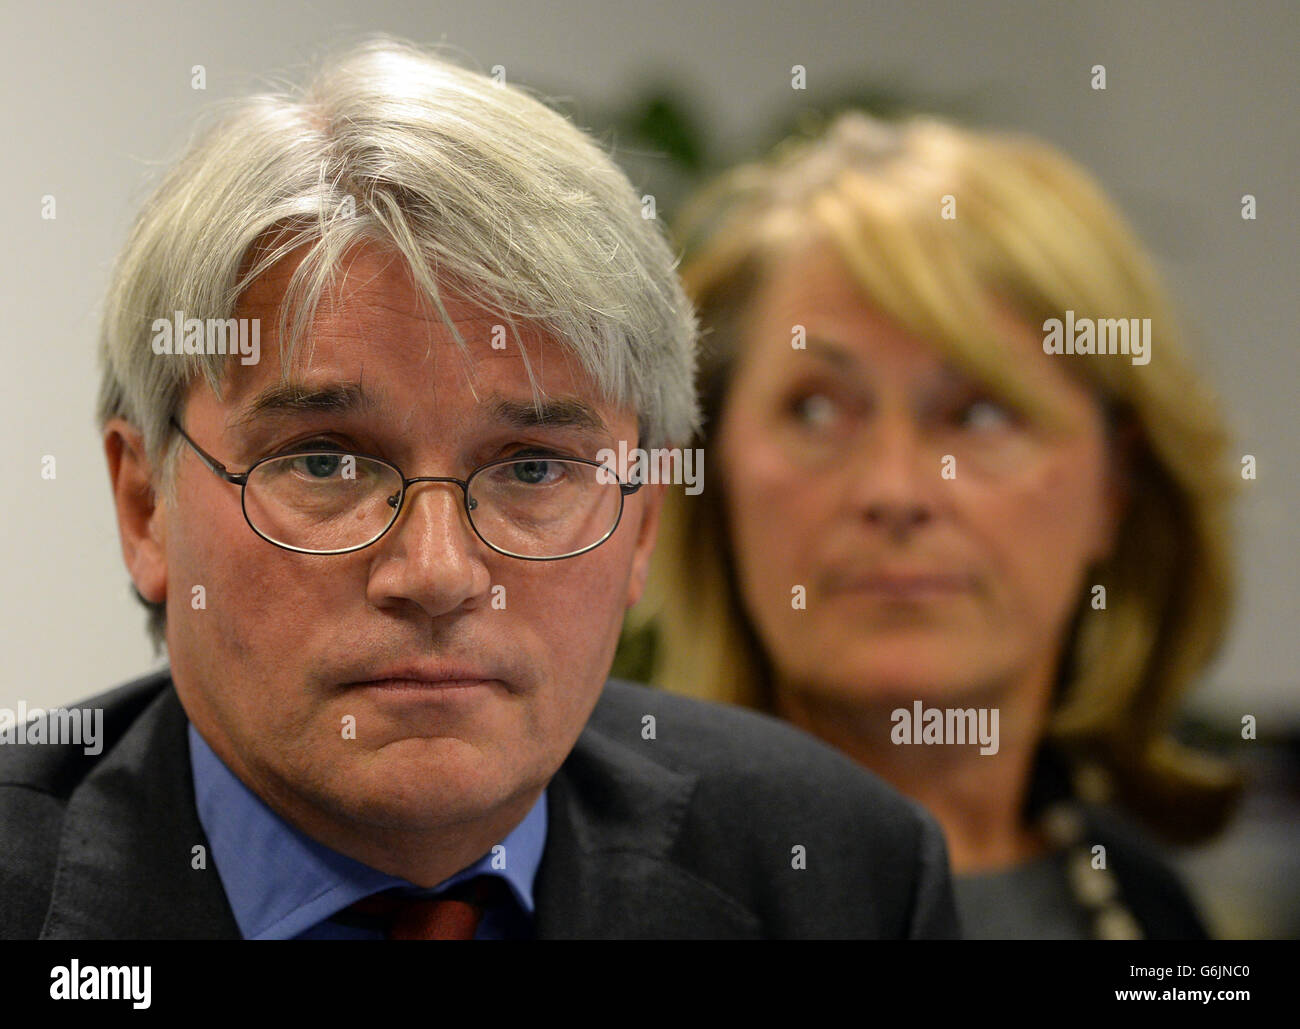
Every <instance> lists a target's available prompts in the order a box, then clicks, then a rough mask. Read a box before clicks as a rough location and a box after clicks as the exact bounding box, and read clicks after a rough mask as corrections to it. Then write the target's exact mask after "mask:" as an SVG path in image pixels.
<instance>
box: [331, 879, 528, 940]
mask: <svg viewBox="0 0 1300 1029" xmlns="http://www.w3.org/2000/svg"><path fill="white" fill-rule="evenodd" d="M503 888H505V883H504V882H503V881H502V880H501V879H500V878H498V877H497V876H489V875H480V876H477V877H475V878H473V879H471V880H469V882H465V883H459V884H457V885H456V886H453V887H452V888H451V889H449V890H447V891H445V892H443V893H441V894H439V895H438V896H437V897H432V898H429V899H424V898H419V897H403V896H401V895H400V894H395V893H391V892H386V893H376V894H375V895H374V896H371V897H364V898H362V899H361V900H359V901H357V902H356V903H355V904H353V905H352V906H351V907H349V908H347V909H346V910H347V913H348V914H355V915H360V916H362V917H363V919H364V920H365V921H366V922H367V923H368V924H370V925H376V924H377V925H378V926H379V927H380V928H382V929H383V930H384V935H385V936H386V937H387V938H388V939H390V940H472V939H473V938H474V932H475V931H476V930H477V929H478V923H479V919H480V918H482V916H483V911H484V909H485V908H487V907H488V906H490V905H491V904H492V903H494V902H495V901H496V900H498V899H499V898H500V897H501V894H502V890H503ZM359 921H360V919H359Z"/></svg>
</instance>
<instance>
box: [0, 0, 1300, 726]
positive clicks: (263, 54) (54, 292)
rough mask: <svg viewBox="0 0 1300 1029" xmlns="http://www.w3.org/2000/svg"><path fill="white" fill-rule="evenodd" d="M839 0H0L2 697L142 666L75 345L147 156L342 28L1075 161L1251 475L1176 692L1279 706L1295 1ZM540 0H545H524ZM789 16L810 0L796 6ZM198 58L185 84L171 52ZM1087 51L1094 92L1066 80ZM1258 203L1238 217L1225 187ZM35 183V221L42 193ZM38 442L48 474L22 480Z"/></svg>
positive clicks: (610, 82) (1075, 79)
mask: <svg viewBox="0 0 1300 1029" xmlns="http://www.w3.org/2000/svg"><path fill="white" fill-rule="evenodd" d="M951 6H954V7H957V8H958V9H957V10H950V9H949V8H950V5H949V4H947V3H934V2H922V0H912V2H905V3H885V2H872V3H865V2H863V0H844V2H841V3H833V4H820V5H807V4H798V5H793V4H788V3H787V2H784V0H761V2H755V3H736V2H725V3H724V2H713V3H710V4H708V5H706V9H705V10H703V11H701V10H700V5H699V4H698V3H696V2H694V0H660V2H658V3H653V4H651V3H645V2H640V0H638V2H636V3H628V2H617V3H614V2H608V0H590V2H586V0H562V2H558V3H549V4H546V5H540V4H534V3H513V2H512V3H502V2H491V0H457V2H454V3H434V4H425V3H419V4H412V5H410V9H408V6H407V5H406V4H397V3H387V2H382V0H374V2H370V3H367V4H366V5H364V6H363V7H361V6H359V5H357V4H355V3H351V2H349V3H343V2H339V0H313V2H289V3H281V4H278V5H274V6H272V5H270V4H267V3H265V2H261V0H223V2H222V3H220V4H211V5H209V6H207V7H206V8H200V7H197V6H188V5H187V6H184V7H182V6H180V5H174V4H172V3H169V2H168V3H164V2H154V3H139V4H131V3H123V4H114V5H111V6H110V5H102V6H101V5H98V4H87V5H86V7H85V9H84V10H83V9H79V8H78V7H76V6H74V5H72V4H69V3H64V2H54V3H44V4H41V5H35V4H32V5H26V4H24V5H21V6H20V5H17V4H12V3H10V4H6V5H5V7H4V9H3V14H2V16H0V17H2V22H0V83H2V84H3V93H2V94H0V95H2V96H3V110H4V113H5V125H4V133H3V140H4V155H5V160H4V161H3V162H2V163H0V197H2V198H3V199H2V200H0V231H2V232H3V235H2V236H0V238H2V239H3V240H4V241H5V243H6V244H7V245H6V247H5V256H4V258H3V260H4V264H3V268H2V274H0V312H2V313H3V322H2V324H0V347H2V348H3V350H2V353H3V356H4V360H5V369H6V373H5V375H4V378H3V383H2V384H0V399H2V400H3V404H0V431H2V432H3V438H4V439H5V440H7V441H8V442H7V445H6V446H4V447H2V448H0V482H3V483H4V485H5V493H4V501H3V519H4V523H3V524H4V528H5V532H4V534H3V539H0V561H2V562H3V567H4V568H5V569H6V572H7V574H6V580H5V581H6V588H5V589H4V590H3V591H2V592H0V625H2V626H3V630H2V631H3V634H4V635H3V641H4V645H5V650H4V656H5V661H4V672H3V675H0V707H2V706H9V707H13V706H16V703H17V701H18V699H19V698H22V699H24V700H25V701H26V702H27V703H28V705H29V706H30V705H37V704H41V705H54V704H58V703H66V702H70V701H72V700H74V699H78V698H80V697H83V696H87V695H89V694H90V693H92V692H98V691H100V690H101V689H104V688H107V687H108V686H111V685H113V684H115V683H117V682H120V681H123V680H125V679H127V678H130V677H133V676H134V675H136V674H138V673H140V672H142V671H143V670H145V669H146V667H148V666H149V665H150V663H151V654H150V650H149V647H148V644H147V643H146V641H145V636H144V632H143V628H142V627H143V614H142V611H141V610H139V609H138V608H137V606H136V605H135V603H134V601H132V600H131V599H130V597H129V594H128V590H127V577H126V573H125V571H124V569H123V567H122V563H121V558H120V551H119V548H118V542H117V532H116V526H115V524H114V522H113V518H112V514H111V509H110V504H109V496H108V490H107V477H106V473H105V469H104V462H103V457H102V453H101V451H100V448H99V443H98V439H97V437H96V434H95V431H94V427H93V421H92V408H93V399H94V394H95V387H96V379H97V372H96V367H95V360H94V340H95V337H96V329H97V314H98V304H99V301H100V297H101V295H102V291H103V289H104V286H105V283H106V279H107V270H108V266H109V263H110V262H111V260H112V258H113V257H114V255H115V253H116V250H117V248H118V247H119V246H120V244H121V242H122V240H123V237H124V234H125V231H126V228H127V226H128V224H129V221H130V218H131V216H132V215H133V214H134V212H135V210H136V209H137V208H138V206H139V204H140V201H141V200H142V199H143V197H144V195H145V192H144V186H143V184H144V181H145V177H146V173H147V171H148V170H149V169H150V168H151V167H152V166H153V165H154V163H155V162H158V161H160V160H164V159H166V158H167V157H168V156H169V155H171V154H173V153H174V152H175V151H176V148H177V147H178V146H179V144H180V142H181V140H182V139H183V137H184V134H185V132H186V131H187V129H188V127H189V126H190V124H191V122H192V120H193V116H194V114H195V112H196V111H197V110H198V109H199V108H200V107H201V106H203V105H205V104H207V103H209V102H211V101H213V100H216V99H218V98H221V97H225V96H229V95H234V94H238V93H242V92H245V91H247V89H248V88H249V87H250V86H252V85H255V84H256V81H257V79H258V78H259V77H261V76H264V75H268V74H271V73H274V72H278V71H282V70H285V69H287V68H289V67H290V66H292V65H293V64H295V63H296V62H299V61H301V60H303V59H304V58H306V57H307V56H308V55H310V54H311V53H313V52H314V51H315V50H316V49H318V48H319V47H320V46H322V45H324V44H329V43H333V42H337V41H338V40H339V38H340V35H341V34H346V33H349V32H360V31H366V30H373V29H384V30H387V31H390V32H394V33H396V34H399V35H403V36H407V37H410V38H414V39H417V40H420V41H436V40H439V39H443V40H445V41H447V42H450V43H453V44H456V45H458V46H459V47H461V48H463V49H464V51H465V52H466V54H467V55H468V56H469V57H470V58H471V59H472V60H474V61H475V62H477V63H478V64H479V65H480V66H482V67H484V68H487V67H490V66H491V65H493V64H503V65H505V66H506V68H507V69H508V75H509V77H510V78H511V79H512V80H515V81H520V82H524V83H530V84H535V85H537V86H539V87H543V88H546V89H547V90H550V91H552V92H556V91H559V92H563V93H568V94H570V95H571V96H572V97H573V98H574V99H575V100H578V101H583V100H586V101H590V102H592V103H595V102H598V101H600V102H603V101H606V100H609V99H612V98H616V97H617V96H620V95H624V94H626V93H627V92H628V91H630V90H631V89H632V87H633V85H634V83H635V81H637V79H638V78H639V77H640V75H641V74H642V73H650V72H658V73H666V74H667V75H669V76H671V77H672V78H674V79H675V80H677V81H679V82H680V83H681V85H682V88H683V90H684V91H685V92H686V93H687V94H688V95H694V96H699V97H702V98H704V107H703V109H702V110H701V111H700V115H701V117H702V118H704V119H705V121H706V122H707V124H709V125H710V126H711V129H712V131H713V133H714V135H715V138H716V139H717V140H718V141H719V142H720V143H721V144H724V145H725V144H728V143H736V142H739V141H742V140H744V139H745V138H746V137H747V135H748V134H749V133H750V132H751V131H752V130H754V129H755V128H757V127H759V126H761V125H762V124H763V123H764V121H765V118H766V116H767V112H768V111H769V109H770V108H771V107H773V106H774V105H778V104H785V103H787V102H788V101H789V99H790V86H789V73H790V67H791V65H793V64H803V65H805V66H806V67H807V69H808V75H809V87H810V88H809V93H808V97H807V99H808V102H809V104H810V105H811V104H815V103H816V101H817V97H818V91H819V89H822V88H825V87H826V86H829V85H830V84H832V83H843V82H845V81H848V80H852V79H856V80H859V81H860V80H862V79H864V78H874V79H879V80H885V81H888V82H891V83H893V84H895V85H897V86H898V87H900V88H902V89H905V90H909V91H913V92H915V93H918V94H920V95H922V96H931V97H936V98H948V99H957V100H961V101H963V102H965V103H967V104H968V105H969V106H971V107H972V108H974V109H976V110H978V111H979V112H980V113H981V115H982V116H983V118H984V120H987V121H994V122H998V123H1001V124H1004V125H1007V126H1011V127H1018V128H1023V129H1027V130H1030V131H1033V132H1036V133H1038V134H1041V135H1042V136H1044V137H1046V138H1047V139H1049V140H1051V141H1053V142H1055V143H1057V144H1059V145H1061V146H1062V147H1064V148H1065V149H1066V150H1067V151H1069V152H1070V153H1071V154H1073V155H1074V156H1075V157H1077V158H1078V159H1080V160H1081V161H1082V162H1083V163H1084V164H1086V165H1088V166H1089V167H1091V168H1092V169H1093V170H1094V171H1095V172H1096V173H1097V174H1098V175H1099V177H1100V178H1101V180H1102V181H1103V183H1104V184H1105V185H1106V186H1107V187H1108V188H1109V189H1110V190H1111V191H1112V192H1113V194H1114V195H1115V196H1116V197H1117V198H1118V199H1119V201H1120V203H1121V205H1123V206H1124V207H1125V208H1126V209H1127V210H1128V212H1129V213H1130V215H1131V216H1132V217H1133V218H1134V220H1135V221H1136V222H1137V224H1138V226H1139V229H1140V230H1141V231H1142V233H1143V234H1144V235H1145V237H1146V238H1147V240H1148V241H1149V242H1150V243H1151V244H1152V246H1153V247H1154V248H1155V250H1156V251H1157V253H1158V255H1159V257H1160V258H1161V259H1162V261H1163V262H1164V263H1165V267H1166V269H1167V271H1168V273H1169V277H1170V279H1171V282H1172V285H1173V287H1174V289H1175V293H1176V295H1177V296H1178V297H1179V298H1180V299H1181V300H1182V301H1183V303H1184V304H1185V307H1186V309H1187V311H1188V312H1189V313H1190V315H1191V317H1190V319H1189V320H1190V321H1191V322H1192V324H1194V325H1196V326H1198V327H1199V330H1200V335H1201V337H1202V341H1203V351H1204V355H1205V358H1206V360H1207V361H1208V362H1209V364H1210V366H1211V367H1212V368H1213V369H1214V374H1215V379H1216V381H1217V382H1218V383H1219V384H1220V386H1221V389H1222V391H1223V393H1224V395H1225V397H1226V399H1227V401H1228V403H1229V405H1230V407H1231V408H1232V410H1233V411H1234V413H1235V415H1236V423H1237V426H1238V428H1239V430H1240V433H1241V436H1242V440H1243V443H1242V449H1243V451H1244V452H1249V453H1253V454H1255V455H1256V456H1257V458H1258V462H1259V469H1260V478H1259V480H1258V481H1257V482H1256V483H1254V484H1251V485H1250V486H1249V489H1248V491H1247V502H1246V504H1245V505H1244V508H1243V520H1242V527H1243V548H1242V585H1243V588H1242V604H1241V608H1240V613H1239V616H1238V620H1237V625H1236V629H1235V632H1234V635H1233V639H1232V643H1231V646H1230V647H1229V649H1228V651H1227V653H1226V655H1225V657H1224V659H1223V660H1222V661H1221V662H1220V663H1219V665H1218V666H1217V667H1216V669H1215V670H1214V674H1213V676H1212V677H1211V681H1210V682H1209V683H1207V685H1206V687H1205V688H1204V689H1203V690H1202V691H1201V692H1200V694H1199V695H1198V697H1197V702H1198V704H1199V705H1200V706H1202V707H1206V708H1210V709H1213V710H1217V711H1220V712H1222V713H1223V714H1225V715H1228V716H1230V717H1233V718H1235V717H1238V716H1239V714H1240V713H1244V712H1249V713H1253V714H1256V715H1257V716H1260V717H1261V718H1267V717H1272V716H1276V717H1279V718H1286V719H1287V720H1289V721H1290V722H1291V724H1293V725H1294V724H1295V723H1296V722H1297V721H1300V701H1297V691H1296V690H1295V685H1296V680H1297V673H1296V667H1297V664H1300V661H1298V658H1300V642H1298V638H1300V634H1298V633H1297V632H1296V631H1295V626H1296V622H1297V618H1296V597H1297V593H1300V590H1297V569H1296V565H1297V560H1296V555H1297V553H1300V532H1298V531H1297V528H1296V519H1295V517H1294V516H1293V514H1292V512H1293V511H1294V509H1295V507H1296V506H1297V502H1298V501H1300V489H1298V484H1300V468H1298V467H1297V457H1296V448H1295V446H1294V439H1295V436H1296V423H1297V418H1296V411H1295V406H1296V383H1297V382H1298V381H1300V376H1298V375H1297V371H1298V368H1297V363H1298V362H1297V358H1296V350H1295V339H1296V336H1295V331H1294V323H1295V317H1296V306H1295V302H1294V296H1295V292H1296V288H1295V287H1296V282H1295V279H1296V274H1295V271H1296V261H1295V257H1296V249H1295V240H1296V238H1297V235H1296V189H1295V184H1294V179H1293V175H1294V169H1295V168H1296V167H1297V163H1298V162H1297V131H1296V130H1297V119H1296V114H1295V103H1296V96H1297V88H1296V87H1297V82H1296V72H1295V61H1294V57H1295V53H1296V50H1297V44H1298V43H1300V15H1298V14H1297V11H1296V9H1295V7H1294V6H1292V5H1290V4H1287V3H1283V2H1278V3H1234V4H1227V3H1224V4H1217V3H1194V4H1188V3H1179V2H1160V3H1151V4H1135V3H1127V2H1125V3H1083V4H1071V5H1068V6H1067V5H1057V4H1040V3H1013V2H994V3H986V4H970V5H951ZM543 7H544V8H545V13H544V14H543V13H541V9H542V8H543ZM809 12H812V13H809ZM194 64H203V65H204V66H205V67H206V69H207V75H208V89H207V91H206V93H204V92H195V91H193V90H191V88H190V68H191V66H192V65H194ZM1094 64H1104V65H1105V66H1106V69H1107V76H1108V88H1107V90H1106V91H1105V92H1095V91H1093V90H1091V89H1090V88H1089V81H1088V80H1089V68H1090V67H1091V66H1092V65H1094ZM1247 192H1249V193H1254V194H1255V195H1256V196H1257V197H1258V203H1259V217H1258V220H1257V221H1255V222H1244V221H1242V219H1241V218H1240V215H1239V202H1240V197H1241V195H1242V194H1243V193H1247ZM47 193H49V194H54V195H55V197H56V199H57V205H58V207H57V214H58V217H57V219H56V220H54V221H45V220H42V219H41V217H40V198H41V197H42V196H43V195H45V194H47ZM46 454H52V455H54V456H55V457H56V459H57V478H56V479H55V480H54V481H45V480H43V479H42V478H41V475H40V467H41V465H40V462H41V457H42V456H43V455H46Z"/></svg>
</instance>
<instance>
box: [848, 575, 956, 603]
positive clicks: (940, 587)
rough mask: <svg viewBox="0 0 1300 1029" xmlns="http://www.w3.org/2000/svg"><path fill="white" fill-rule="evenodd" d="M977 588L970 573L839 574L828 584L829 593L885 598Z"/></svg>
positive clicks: (951, 593)
mask: <svg viewBox="0 0 1300 1029" xmlns="http://www.w3.org/2000/svg"><path fill="white" fill-rule="evenodd" d="M974 588H975V578H974V576H971V575H965V574H959V573H950V572H892V571H891V572H872V573H868V574H863V575H850V576H844V575H838V576H836V577H834V579H832V581H831V582H830V583H828V585H827V592H829V593H850V594H856V595H860V596H866V597H876V598H879V599H882V600H916V599H924V598H927V597H948V596H956V595H959V594H962V593H969V592H971V591H973V590H974Z"/></svg>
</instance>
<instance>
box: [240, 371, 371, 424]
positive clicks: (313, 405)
mask: <svg viewBox="0 0 1300 1029" xmlns="http://www.w3.org/2000/svg"><path fill="white" fill-rule="evenodd" d="M378 402H379V401H378V398H376V397H373V396H371V395H369V394H367V393H366V392H365V390H364V389H362V387H361V383H359V382H330V383H323V384H321V385H319V386H308V385H305V384H303V383H301V382H280V383H276V384H274V385H272V386H268V387H267V388H266V389H264V390H262V392H260V393H258V394H257V396H255V397H254V398H253V399H252V401H251V402H250V403H249V404H248V406H247V407H246V408H245V409H244V410H243V412H242V413H241V414H240V415H239V416H238V417H237V418H233V419H231V420H230V422H229V427H230V428H232V429H247V428H250V427H251V426H253V425H254V424H256V423H257V422H260V421H264V420H266V419H268V418H272V417H275V416H278V415H293V414H350V413H353V412H355V411H360V410H368V409H371V408H374V407H376V406H377V405H378Z"/></svg>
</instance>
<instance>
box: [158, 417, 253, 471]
mask: <svg viewBox="0 0 1300 1029" xmlns="http://www.w3.org/2000/svg"><path fill="white" fill-rule="evenodd" d="M171 422H172V428H174V429H175V430H176V431H177V432H179V433H180V434H181V438H182V439H184V440H185V442H186V443H188V444H189V445H190V446H192V447H193V448H194V452H195V453H196V454H198V455H199V460H200V461H202V462H203V463H204V464H205V465H207V466H208V468H209V469H210V470H211V471H212V473H213V474H214V475H219V476H221V478H223V479H225V480H226V481H227V482H233V483H234V484H235V485H236V486H242V485H244V483H245V482H246V481H247V480H248V473H247V472H242V473H239V474H236V473H235V472H230V471H227V470H226V466H225V465H223V464H222V463H221V462H220V461H218V460H217V459H216V458H215V457H213V456H212V455H211V454H209V453H208V452H207V451H206V450H204V449H203V448H202V447H201V446H199V445H198V444H197V443H195V442H194V440H192V439H190V434H189V433H188V432H186V431H185V430H184V429H182V428H181V423H180V422H178V421H177V420H176V419H175V417H173V418H172V420H171Z"/></svg>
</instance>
